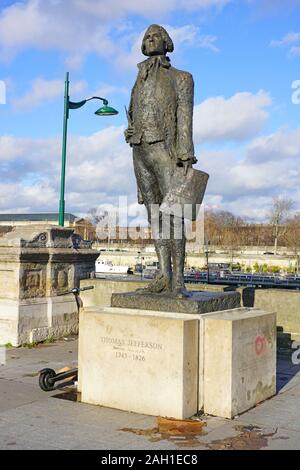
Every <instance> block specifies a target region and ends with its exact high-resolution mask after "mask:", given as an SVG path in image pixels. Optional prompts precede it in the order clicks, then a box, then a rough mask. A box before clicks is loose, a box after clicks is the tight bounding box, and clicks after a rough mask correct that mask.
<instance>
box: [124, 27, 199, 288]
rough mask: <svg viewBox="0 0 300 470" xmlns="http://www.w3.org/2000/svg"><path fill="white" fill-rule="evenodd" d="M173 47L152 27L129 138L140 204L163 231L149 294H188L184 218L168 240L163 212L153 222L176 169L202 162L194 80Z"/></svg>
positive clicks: (145, 46)
mask: <svg viewBox="0 0 300 470" xmlns="http://www.w3.org/2000/svg"><path fill="white" fill-rule="evenodd" d="M173 49H174V46H173V42H172V40H171V38H170V36H169V34H168V33H167V31H166V30H165V29H164V28H163V27H162V26H159V25H155V24H154V25H151V26H149V28H148V29H147V31H146V33H145V36H144V39H143V43H142V52H143V54H144V55H146V56H148V59H146V60H145V61H143V62H141V63H140V64H138V68H139V72H138V77H137V80H136V82H135V85H134V87H133V89H132V94H131V101H130V106H129V110H128V122H129V124H128V129H127V130H126V131H125V138H126V141H127V142H128V143H129V144H130V145H131V147H132V149H133V163H134V171H135V175H136V179H137V185H138V199H139V202H140V203H141V204H145V206H146V208H147V211H148V220H149V223H151V225H152V230H155V229H153V227H155V226H156V227H158V228H157V229H156V230H155V232H156V233H155V235H154V236H153V238H154V243H155V249H156V252H157V256H158V260H159V264H160V272H159V275H158V276H157V277H156V278H155V279H154V280H153V281H152V282H151V283H150V284H149V286H148V287H147V288H146V289H145V290H146V291H148V292H156V293H164V292H173V293H175V294H176V295H182V294H183V295H185V292H186V291H185V286H184V277H183V270H184V259H185V235H184V221H183V218H180V226H181V227H180V230H179V235H178V230H177V234H176V236H175V231H174V216H171V217H170V219H169V220H170V236H169V237H164V236H163V233H162V228H161V223H162V214H161V213H159V216H158V218H157V220H153V210H151V208H152V207H153V205H161V203H162V202H163V199H164V197H165V196H166V195H167V194H169V193H170V192H172V188H174V185H175V180H174V178H175V177H174V173H175V170H176V167H178V166H180V167H183V168H182V172H184V173H185V174H186V173H187V171H188V169H189V168H191V166H192V164H193V163H195V162H196V161H197V160H196V159H195V156H194V145H193V137H192V122H193V101H194V83H193V77H192V75H191V74H190V73H188V72H183V71H181V70H177V69H175V68H174V67H172V66H171V63H170V59H169V58H168V57H167V56H166V54H167V53H168V52H172V51H173ZM151 213H152V220H151Z"/></svg>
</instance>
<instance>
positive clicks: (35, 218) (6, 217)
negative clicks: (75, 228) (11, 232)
mask: <svg viewBox="0 0 300 470" xmlns="http://www.w3.org/2000/svg"><path fill="white" fill-rule="evenodd" d="M77 218H78V217H76V215H74V214H69V213H66V214H65V221H67V222H70V223H72V222H74V220H76V219H77ZM45 221H49V222H55V221H58V213H53V212H49V213H47V212H46V213H41V214H38V213H36V214H0V222H45Z"/></svg>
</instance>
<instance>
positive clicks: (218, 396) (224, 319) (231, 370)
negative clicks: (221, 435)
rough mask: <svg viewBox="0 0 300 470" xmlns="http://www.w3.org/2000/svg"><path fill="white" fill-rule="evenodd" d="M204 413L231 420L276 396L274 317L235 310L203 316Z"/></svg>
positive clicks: (251, 311)
mask: <svg viewBox="0 0 300 470" xmlns="http://www.w3.org/2000/svg"><path fill="white" fill-rule="evenodd" d="M202 320H203V322H204V323H203V335H204V371H203V372H204V378H203V381H204V382H203V383H204V412H205V413H207V414H211V415H214V416H220V417H224V418H233V417H234V416H236V415H238V414H240V413H242V412H244V411H246V410H249V409H250V408H252V407H253V406H255V405H256V404H257V403H260V402H262V401H264V400H266V399H267V398H270V397H272V396H273V395H275V393H276V314H275V313H267V312H264V311H262V310H258V309H254V308H251V309H247V308H241V309H235V310H231V311H227V312H218V313H213V314H210V315H207V316H205V315H204V316H203V317H202Z"/></svg>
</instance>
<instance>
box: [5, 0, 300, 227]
mask: <svg viewBox="0 0 300 470" xmlns="http://www.w3.org/2000/svg"><path fill="white" fill-rule="evenodd" d="M299 20H300V1H299V0H285V2H282V1H278V0H272V1H271V0H185V1H184V0H177V1H175V0H165V1H164V2H160V1H156V0H152V1H150V0H144V2H140V1H138V0H123V1H121V0H111V1H109V2H107V1H103V0H23V1H19V2H15V1H11V0H9V1H8V0H0V80H2V81H4V83H5V85H6V91H7V92H6V104H0V175H1V178H0V212H15V211H17V212H28V211H33V212H38V211H50V212H51V211H56V210H57V206H58V199H59V176H60V158H61V133H62V113H63V87H64V84H63V81H64V77H65V73H66V71H69V72H70V77H71V84H70V96H71V99H73V100H81V99H83V98H85V97H87V96H90V95H91V94H94V93H97V94H102V96H105V97H106V98H108V100H109V102H110V104H111V105H112V106H114V107H115V108H117V109H119V111H120V114H119V115H118V116H117V117H109V118H98V117H96V116H95V115H94V114H93V112H94V111H95V109H96V108H97V105H98V103H97V102H90V103H89V104H87V105H86V106H85V107H84V108H81V109H79V110H76V111H71V118H70V121H69V142H68V171H67V183H66V189H67V194H66V207H67V210H68V211H69V212H74V213H76V214H80V215H84V214H85V213H86V212H87V211H88V210H89V208H91V207H96V206H98V205H100V204H103V203H111V204H116V202H117V199H118V196H120V195H126V196H127V197H128V201H129V204H130V207H131V211H132V213H133V214H134V212H135V211H136V210H137V205H136V200H135V199H136V196H135V194H136V189H135V180H134V176H133V168H132V162H131V152H130V148H128V146H127V145H126V144H125V142H124V139H123V131H124V128H125V126H126V117H125V114H124V105H125V104H126V105H127V104H128V102H129V97H130V90H131V88H132V85H133V83H134V80H135V77H136V73H137V69H136V64H137V62H139V61H141V60H143V56H142V54H141V52H140V50H139V47H140V42H141V37H142V35H143V32H144V30H145V28H146V27H147V26H148V25H149V24H151V23H159V24H162V25H164V26H165V27H166V28H167V30H168V31H169V33H170V35H171V37H172V38H173V40H174V43H175V52H174V53H173V54H171V55H170V58H171V62H172V64H173V65H174V66H175V67H177V68H180V69H183V70H188V71H190V72H191V73H192V74H193V77H194V81H195V113H194V141H195V145H196V154H197V158H198V164H197V167H198V168H199V169H203V170H205V171H208V172H209V173H210V181H209V186H208V189H207V195H206V198H205V203H206V205H207V206H208V207H212V208H215V209H223V210H230V211H232V212H235V213H237V214H240V215H242V216H247V217H250V218H252V219H254V220H264V219H265V217H266V214H267V212H268V210H269V207H270V204H271V203H272V198H273V197H276V196H283V197H289V198H292V199H293V200H294V201H295V206H294V207H295V210H300V190H299V179H300V178H299V177H300V170H299V162H300V160H299V156H300V126H299V122H300V113H299V111H300V105H296V104H293V103H292V93H293V91H294V90H293V89H292V83H293V82H294V81H295V80H300V72H299V63H300V27H299V24H300V21H299ZM0 101H1V99H0Z"/></svg>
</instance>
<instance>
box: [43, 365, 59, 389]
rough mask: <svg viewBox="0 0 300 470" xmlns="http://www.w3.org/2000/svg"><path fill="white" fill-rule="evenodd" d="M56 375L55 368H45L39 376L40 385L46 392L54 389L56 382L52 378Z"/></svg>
mask: <svg viewBox="0 0 300 470" xmlns="http://www.w3.org/2000/svg"><path fill="white" fill-rule="evenodd" d="M55 376H56V373H55V370H53V369H43V370H42V371H41V373H40V376H39V386H40V388H41V389H42V390H43V391H44V392H51V390H54V383H52V381H51V380H50V379H52V378H54V377H55Z"/></svg>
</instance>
